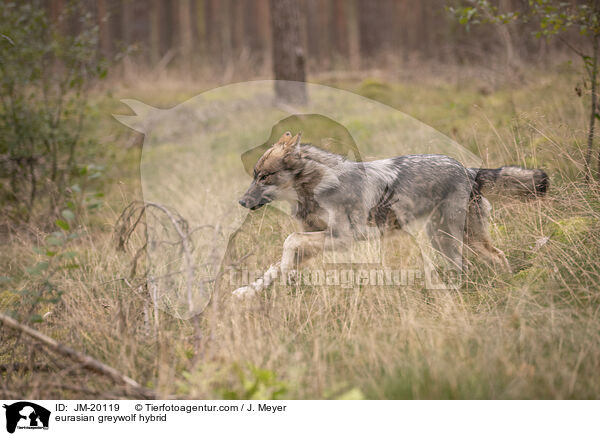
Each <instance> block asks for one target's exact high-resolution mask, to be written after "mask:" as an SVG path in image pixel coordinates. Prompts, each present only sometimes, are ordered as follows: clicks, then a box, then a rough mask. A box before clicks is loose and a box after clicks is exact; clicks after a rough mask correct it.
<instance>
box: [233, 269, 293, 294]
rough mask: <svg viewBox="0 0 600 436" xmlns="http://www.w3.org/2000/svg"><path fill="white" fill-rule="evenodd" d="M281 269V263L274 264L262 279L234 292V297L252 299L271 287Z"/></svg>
mask: <svg viewBox="0 0 600 436" xmlns="http://www.w3.org/2000/svg"><path fill="white" fill-rule="evenodd" d="M280 268H281V262H277V263H274V264H273V265H271V266H270V267H269V269H268V270H267V272H265V273H264V274H263V276H262V277H261V278H259V279H258V280H256V281H254V282H252V283H250V284H249V285H248V286H242V287H241V288H237V289H236V290H235V291H233V296H234V297H238V298H251V297H254V296H255V295H256V294H258V293H259V292H261V291H262V290H263V289H266V288H268V287H269V286H271V284H272V283H273V281H274V280H275V279H277V275H278V274H279V271H280Z"/></svg>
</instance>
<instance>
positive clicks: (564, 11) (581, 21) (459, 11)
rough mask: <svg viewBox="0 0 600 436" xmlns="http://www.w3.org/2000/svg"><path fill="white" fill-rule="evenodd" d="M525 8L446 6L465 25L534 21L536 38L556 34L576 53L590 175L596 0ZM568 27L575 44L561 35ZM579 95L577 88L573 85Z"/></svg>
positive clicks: (539, 1)
mask: <svg viewBox="0 0 600 436" xmlns="http://www.w3.org/2000/svg"><path fill="white" fill-rule="evenodd" d="M528 6H529V7H528V8H525V9H522V10H514V11H500V10H499V9H498V8H497V7H496V6H494V5H493V4H492V3H491V2H490V1H489V0H471V1H470V2H469V5H468V6H458V7H452V6H451V7H449V8H448V9H449V11H450V12H451V13H453V14H454V15H455V16H456V17H457V18H458V20H459V22H460V23H461V24H463V25H465V26H467V28H469V26H470V25H471V24H480V23H494V24H504V25H506V24H509V23H513V22H522V23H529V22H534V23H536V25H537V26H536V27H537V28H536V30H535V31H534V35H535V37H537V38H542V37H546V38H550V37H553V36H556V37H557V38H558V39H559V40H560V41H561V42H563V43H564V44H565V45H566V46H567V47H568V48H569V49H570V50H571V51H572V52H574V53H575V54H577V55H578V56H579V57H580V58H581V60H582V62H583V66H584V70H585V75H586V79H585V80H584V83H585V84H587V83H589V89H590V117H589V127H588V136H587V151H586V156H585V169H586V171H585V177H586V180H587V179H588V178H589V177H590V175H591V160H592V153H593V148H594V132H595V122H596V118H600V114H599V113H598V38H599V37H600V1H599V0H593V1H592V2H585V3H576V2H573V3H572V2H563V1H555V0H528ZM571 28H576V29H577V30H578V31H579V35H580V36H581V40H580V46H579V47H577V46H575V45H574V44H573V43H571V42H569V41H568V40H567V39H565V38H564V37H563V35H564V33H565V32H566V31H567V30H568V29H571ZM576 92H577V93H578V94H579V95H581V89H580V88H579V87H576ZM598 173H600V153H599V155H598Z"/></svg>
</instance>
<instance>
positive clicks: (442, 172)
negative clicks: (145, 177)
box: [234, 132, 548, 296]
mask: <svg viewBox="0 0 600 436" xmlns="http://www.w3.org/2000/svg"><path fill="white" fill-rule="evenodd" d="M300 136H301V135H300V134H297V135H295V136H292V135H291V133H290V132H286V133H285V134H284V135H283V136H282V137H281V138H280V139H279V141H277V142H276V143H275V144H273V146H272V147H271V148H269V149H268V150H267V151H266V152H265V153H264V154H263V155H262V157H261V158H260V159H259V160H258V162H257V163H256V166H255V167H254V177H253V180H252V183H251V185H250V187H249V188H248V190H247V191H246V193H245V194H244V195H243V196H242V198H241V199H240V201H239V203H240V204H241V205H242V206H243V207H246V208H248V209H251V210H256V209H258V208H260V207H262V206H264V205H265V204H267V203H270V202H271V201H273V200H287V201H289V202H290V203H292V205H293V207H294V210H295V217H296V218H297V219H299V220H300V221H301V223H302V225H303V228H304V231H303V232H295V233H292V234H290V235H289V236H288V237H287V239H286V240H285V243H284V245H283V255H282V257H281V260H280V261H279V262H277V263H275V264H273V265H271V267H270V268H269V269H268V271H267V272H266V273H265V274H264V276H263V277H262V278H260V279H258V280H257V281H255V282H254V283H251V284H250V285H248V286H244V287H241V288H238V289H236V290H235V291H234V295H236V296H252V295H255V294H256V293H257V292H259V291H261V290H263V289H264V288H266V287H267V286H269V285H270V284H271V283H272V282H273V280H274V279H275V278H276V277H277V275H278V274H279V273H281V274H282V275H283V276H284V277H286V276H287V275H288V274H289V273H290V272H293V271H294V267H296V265H297V262H300V261H302V260H303V259H307V258H308V257H310V256H313V255H315V254H317V253H319V252H321V251H323V250H324V249H344V247H347V246H348V245H349V243H350V242H351V241H352V240H361V239H365V238H368V237H369V235H372V234H373V232H378V233H379V234H381V233H383V232H386V231H389V230H394V229H402V230H406V231H409V232H410V231H411V230H410V229H412V228H414V227H415V226H418V225H421V226H422V229H424V230H425V232H424V233H425V234H426V235H427V238H426V239H427V241H428V243H427V244H426V245H427V246H421V250H422V255H423V261H424V267H425V278H426V284H427V286H428V287H429V286H430V285H431V286H434V285H433V283H430V282H427V280H428V279H430V278H431V274H433V273H434V271H435V268H434V267H433V265H432V259H433V256H435V255H438V256H439V255H441V257H442V258H443V260H444V262H445V266H446V267H447V268H449V269H450V270H452V269H454V270H455V271H459V272H460V271H461V270H462V256H463V252H462V251H463V250H462V248H463V243H466V244H467V245H468V246H469V247H470V248H471V249H472V250H473V251H474V252H475V253H477V254H478V255H479V256H481V257H482V258H483V259H484V260H485V261H487V262H488V263H491V264H492V265H495V266H497V267H499V268H501V269H503V270H508V271H509V270H510V266H509V264H508V262H507V260H506V257H505V256H504V253H502V251H500V250H499V249H497V248H495V247H494V246H493V245H492V242H491V239H490V235H489V222H488V220H489V214H490V211H491V206H490V203H489V201H488V200H487V199H486V198H485V197H484V196H483V194H486V193H488V192H493V191H498V192H501V193H503V194H510V195H515V196H535V195H543V194H544V193H545V192H546V190H547V189H548V176H547V175H546V173H545V172H544V171H542V170H539V169H526V168H520V167H514V166H508V167H502V168H498V169H477V168H465V167H464V166H463V165H461V164H460V163H459V162H458V161H456V160H454V159H452V158H450V157H448V156H443V155H437V154H428V155H427V154H424V155H408V156H399V157H394V158H390V159H384V160H376V161H371V162H355V161H351V160H347V159H345V158H343V157H342V156H340V155H337V154H333V153H330V152H327V151H324V150H322V149H320V148H317V147H315V146H312V145H311V144H303V143H301V142H300ZM419 223H420V224H419ZM423 223H424V224H423ZM463 236H464V240H463Z"/></svg>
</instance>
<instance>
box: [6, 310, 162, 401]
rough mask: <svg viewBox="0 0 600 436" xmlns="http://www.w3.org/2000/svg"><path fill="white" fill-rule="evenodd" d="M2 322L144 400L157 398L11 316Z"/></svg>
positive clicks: (118, 373)
mask: <svg viewBox="0 0 600 436" xmlns="http://www.w3.org/2000/svg"><path fill="white" fill-rule="evenodd" d="M0 322H2V323H3V324H4V325H5V326H7V327H10V328H13V329H15V330H19V331H20V332H22V333H24V334H26V335H27V336H29V337H30V338H33V339H35V340H36V341H38V342H40V343H41V344H43V345H45V346H46V347H48V348H49V349H51V350H52V351H54V352H56V353H58V354H61V355H63V356H65V357H68V358H70V359H73V360H75V361H76V362H79V363H80V364H81V366H82V367H83V368H86V369H89V370H92V371H95V372H97V373H100V374H103V375H106V376H108V377H110V378H111V379H113V380H115V381H117V382H119V383H123V384H124V385H126V386H127V387H129V388H131V389H132V390H133V391H134V392H135V393H137V394H139V395H141V396H142V397H144V398H148V399H153V398H156V394H155V393H154V392H153V391H151V390H149V389H146V388H144V387H143V386H141V385H140V384H139V383H138V382H136V381H135V380H133V379H131V378H129V377H127V376H126V375H123V374H121V373H120V372H119V371H117V370H116V369H114V368H113V367H110V366H108V365H106V364H104V363H102V362H100V361H99V360H96V359H94V358H93V357H90V356H87V355H85V354H83V353H80V352H79V351H76V350H74V349H72V348H70V347H68V346H66V345H63V344H61V343H59V342H57V341H55V340H54V339H52V338H51V337H49V336H46V335H45V334H43V333H40V332H38V331H37V330H34V329H32V328H31V327H28V326H26V325H24V324H21V323H20V322H18V321H16V320H15V319H13V318H11V317H10V316H7V315H5V314H3V313H0Z"/></svg>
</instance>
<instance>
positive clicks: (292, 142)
mask: <svg viewBox="0 0 600 436" xmlns="http://www.w3.org/2000/svg"><path fill="white" fill-rule="evenodd" d="M286 133H289V132H286ZM291 136H292V135H291V134H290V138H288V140H287V141H286V142H285V148H286V150H288V151H292V150H293V149H295V148H298V147H300V138H301V137H302V132H298V134H296V136H294V137H291Z"/></svg>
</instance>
